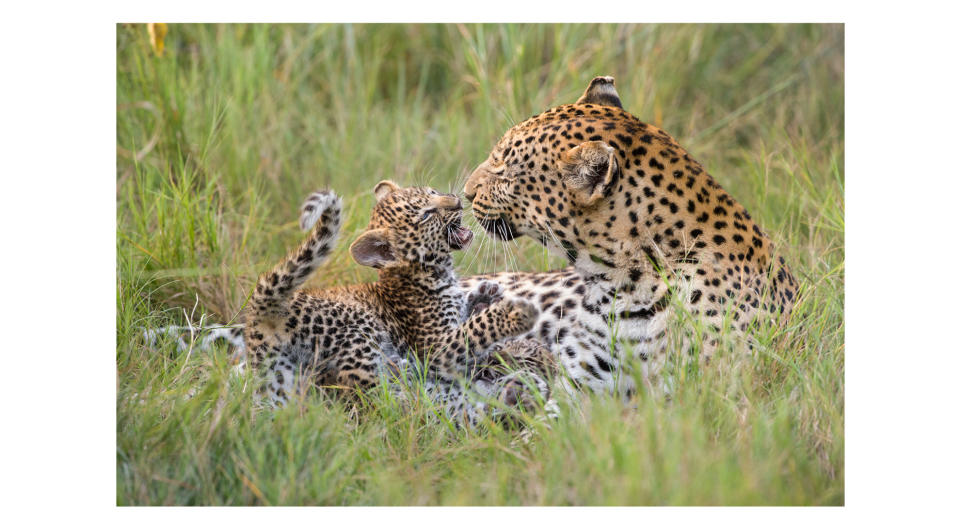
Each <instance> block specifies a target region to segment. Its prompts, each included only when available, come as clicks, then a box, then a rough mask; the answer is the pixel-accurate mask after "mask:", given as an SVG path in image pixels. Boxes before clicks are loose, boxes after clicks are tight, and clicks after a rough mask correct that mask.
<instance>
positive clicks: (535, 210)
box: [464, 77, 644, 258]
mask: <svg viewBox="0 0 960 524" xmlns="http://www.w3.org/2000/svg"><path fill="white" fill-rule="evenodd" d="M643 125H644V124H641V123H640V122H639V121H638V120H637V119H636V118H634V117H633V116H631V115H629V114H628V113H626V112H625V111H623V110H622V106H621V103H620V96H619V95H618V94H617V91H616V89H615V88H614V84H613V78H612V77H597V78H594V79H593V81H591V82H590V85H589V86H588V87H587V89H586V91H585V92H584V94H583V96H581V97H580V99H579V100H577V101H576V102H575V103H573V104H568V105H563V106H559V107H556V108H553V109H550V110H548V111H546V112H544V113H542V114H540V115H537V116H534V117H531V118H529V119H527V120H526V121H524V122H522V123H520V124H518V125H516V126H514V127H513V128H512V129H510V130H509V131H507V133H506V134H505V135H504V136H503V138H501V139H500V141H499V142H498V143H497V145H496V147H494V148H493V151H491V153H490V155H489V156H488V157H487V159H486V160H485V161H484V162H483V163H482V164H480V166H478V167H477V168H476V170H474V172H473V174H471V175H470V178H469V179H468V180H467V182H466V186H465V188H464V191H465V194H466V197H467V199H468V200H470V201H471V202H472V211H473V213H474V215H475V216H476V217H477V219H478V221H479V222H480V224H481V225H482V226H483V228H484V229H486V230H487V231H488V232H489V233H491V234H492V235H494V236H496V237H497V238H499V239H501V240H509V239H512V238H514V237H516V236H520V235H529V236H531V237H533V238H535V239H537V240H540V241H541V242H543V243H544V244H545V245H550V244H552V245H554V246H557V247H560V248H561V249H562V250H563V251H565V253H566V254H567V256H568V257H571V258H575V257H576V249H577V247H576V246H575V245H574V244H576V243H582V242H583V241H581V242H575V238H579V237H582V236H585V232H584V229H585V228H584V225H589V224H592V223H594V222H596V221H602V222H601V223H605V222H606V220H607V218H606V215H608V214H610V209H609V207H610V204H611V201H610V198H611V196H612V195H613V192H614V190H615V188H616V187H617V185H618V184H620V183H622V181H621V178H620V175H621V170H622V169H623V163H624V159H625V158H627V155H628V154H629V151H630V150H631V149H633V148H636V147H638V146H639V145H641V144H640V141H639V140H638V138H637V136H636V135H637V133H638V130H639V129H640V127H639V126H643ZM624 221H626V217H624V218H623V220H621V222H624ZM616 226H619V224H616V225H615V224H608V229H613V228H614V227H616ZM611 233H612V232H610V231H608V232H607V235H610V234H611ZM597 235H598V236H604V235H603V233H602V232H601V233H597ZM601 240H603V239H601V238H597V239H595V241H596V242H600V241H601ZM607 240H609V239H607ZM584 241H587V240H584ZM571 251H572V253H571Z"/></svg>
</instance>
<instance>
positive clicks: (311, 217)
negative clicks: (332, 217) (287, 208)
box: [300, 189, 340, 231]
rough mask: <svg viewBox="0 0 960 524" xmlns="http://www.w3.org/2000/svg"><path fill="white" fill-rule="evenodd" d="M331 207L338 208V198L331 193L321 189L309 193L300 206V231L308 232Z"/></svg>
mask: <svg viewBox="0 0 960 524" xmlns="http://www.w3.org/2000/svg"><path fill="white" fill-rule="evenodd" d="M333 206H337V207H339V206H340V197H338V196H337V194H336V193H334V192H333V191H331V190H329V189H321V190H320V191H314V192H313V193H310V196H308V197H307V199H306V200H304V201H303V205H301V206H300V230H301V231H308V230H309V229H310V228H312V227H313V226H314V224H316V223H317V220H319V219H320V217H321V216H322V215H323V213H324V211H326V210H328V209H330V208H331V207H333Z"/></svg>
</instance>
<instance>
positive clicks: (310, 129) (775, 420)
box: [116, 25, 844, 505]
mask: <svg viewBox="0 0 960 524" xmlns="http://www.w3.org/2000/svg"><path fill="white" fill-rule="evenodd" d="M843 57H844V35H843V28H842V26H804V25H782V26H781V25H777V26H768V25H749V26H747V25H744V26H739V25H730V26H724V25H716V26H701V25H690V26H612V25H609V26H579V25H550V26H547V25H537V26H522V25H520V26H514V25H506V26H501V25H483V26H478V25H465V26H461V25H443V26H433V25H409V26H393V25H375V26H338V25H315V26H190V25H171V26H170V31H169V34H168V35H167V38H166V49H165V50H164V53H163V54H162V56H157V55H156V54H155V52H154V51H153V49H151V47H150V44H149V39H148V35H147V30H146V28H145V26H143V25H129V26H128V25H121V26H118V27H117V98H118V100H117V104H118V114H117V200H116V202H117V246H116V249H117V277H116V278H117V319H116V320H117V353H116V358H117V448H116V449H117V456H116V460H117V494H116V500H117V503H118V504H120V505H138V504H227V505H243V504H270V505H286V504H321V505H341V504H351V505H377V504H401V505H418V504H469V505H488V504H499V505H513V504H524V505H525V504H550V505H564V504H584V505H593V504H618V505H672V504H703V505H713V504H737V505H754V504H760V505H768V504H772V505H780V504H791V505H793V504H797V505H807V504H812V505H836V504H843V503H844V378H843V377H844V317H843V301H844V295H843V283H844V251H843V246H844V209H843V195H844V173H843V165H844V162H843V159H844V157H843V154H844V133H843V128H844V87H843V85H844V58H843ZM600 74H609V75H613V76H615V77H616V79H617V87H618V90H619V92H620V95H621V98H622V100H623V103H624V107H625V108H626V109H627V110H629V111H630V112H632V113H633V114H635V115H637V116H638V117H639V118H640V119H641V120H644V121H647V122H650V123H654V124H656V125H658V126H661V127H662V128H664V129H665V130H667V131H668V132H669V133H671V134H672V135H673V136H674V137H676V138H677V140H678V141H679V142H680V143H681V144H682V145H684V146H685V147H686V148H687V149H688V150H689V151H690V153H691V154H692V155H693V156H694V157H695V158H696V159H698V160H699V161H700V162H701V163H703V164H704V166H706V168H707V169H708V171H709V172H710V173H711V174H713V176H714V177H715V178H716V179H717V180H718V181H719V182H720V183H721V184H722V185H723V186H724V187H725V188H726V189H727V190H728V191H729V192H730V193H731V194H732V195H733V196H734V197H735V198H737V199H738V200H739V201H740V202H741V203H743V204H744V205H745V206H746V208H747V209H748V210H749V211H750V212H751V214H752V215H753V216H754V217H755V218H756V219H757V220H758V222H759V223H760V224H761V226H762V227H764V228H765V229H766V230H767V231H768V232H769V233H770V234H771V236H772V237H773V239H774V240H775V242H776V243H777V244H778V246H780V248H781V250H782V252H783V254H784V256H785V257H786V258H787V259H788V262H789V263H790V265H791V267H792V269H793V271H794V274H795V275H796V276H797V277H798V278H799V279H800V280H801V281H802V282H803V286H804V295H803V300H802V302H801V303H800V304H799V306H798V308H797V310H796V314H795V315H794V317H793V318H792V320H791V322H790V324H789V325H788V326H787V327H786V328H785V329H783V330H782V331H781V332H779V333H776V336H772V335H771V336H769V337H765V338H763V339H762V344H761V348H760V350H759V351H757V353H756V354H755V355H754V356H752V357H750V358H747V359H740V360H737V361H735V362H732V363H727V364H729V365H721V364H718V365H716V366H710V367H707V368H704V369H700V370H698V372H697V373H693V374H687V375H682V376H679V377H678V380H677V382H676V385H675V388H674V391H673V392H672V395H671V398H670V399H669V400H668V399H666V398H664V395H663V394H658V393H657V392H645V393H642V394H640V395H638V396H637V397H636V398H635V399H634V400H633V401H632V402H631V404H629V405H624V404H623V402H622V401H621V400H618V399H615V398H609V397H603V396H599V397H593V396H586V397H584V398H580V399H577V401H576V402H569V401H564V402H561V417H560V419H559V420H558V421H556V422H554V423H553V424H552V428H546V427H543V426H539V425H537V426H535V427H536V429H537V431H536V434H535V435H534V436H533V438H531V439H530V440H529V442H522V441H518V440H517V439H516V434H515V433H511V432H507V431H503V430H501V429H500V428H498V427H495V426H494V427H489V428H481V429H480V430H478V431H474V432H457V431H453V430H451V429H450V428H449V427H448V426H446V425H443V424H433V423H430V424H424V423H423V418H424V417H423V413H422V412H419V411H413V412H407V413H404V412H401V411H400V410H398V409H397V408H396V407H395V406H394V405H393V403H391V402H390V399H389V398H387V397H385V396H383V395H379V396H375V398H372V399H371V406H369V407H368V408H366V409H364V410H363V412H362V414H361V415H360V416H355V414H353V413H351V407H350V406H349V405H346V404H344V403H342V402H338V401H336V400H333V399H331V398H327V397H325V396H323V395H311V396H309V397H307V398H306V399H305V400H304V401H302V402H300V403H297V404H296V405H295V406H291V407H288V408H286V409H283V410H279V411H277V412H275V413H269V412H267V413H265V412H259V411H257V410H256V409H254V405H253V402H252V399H251V396H250V389H251V387H252V385H251V381H252V378H251V377H250V376H249V374H239V375H237V374H234V373H232V372H231V363H230V359H229V357H228V355H227V352H226V350H224V349H223V348H221V349H218V350H215V351H211V352H209V353H200V352H194V351H190V352H182V353H178V352H177V351H176V348H175V344H174V343H172V342H171V343H169V344H166V345H165V346H164V347H162V348H160V349H159V350H152V349H150V348H147V347H145V345H144V343H143V341H142V340H141V339H140V337H139V336H138V334H139V332H140V330H141V329H143V328H145V327H150V326H160V325H165V324H169V323H177V324H183V323H184V322H185V318H186V317H187V316H192V319H193V321H194V322H198V321H199V320H200V318H201V315H204V319H205V320H206V319H213V320H217V321H230V320H231V319H233V318H234V316H235V315H236V313H237V312H238V311H239V310H240V308H241V306H242V304H243V303H244V300H245V299H246V296H247V294H248V293H249V292H250V290H251V285H252V283H253V282H254V279H255V278H256V275H257V273H258V272H259V271H262V270H264V269H266V268H267V267H268V266H270V265H272V263H273V262H274V261H276V260H277V259H278V258H279V257H280V256H282V255H283V253H285V252H286V250H287V249H288V248H289V247H290V246H293V245H294V244H295V243H296V242H298V241H299V239H300V238H301V235H300V233H299V231H298V229H297V226H296V219H297V208H298V206H299V204H300V202H301V200H302V198H303V197H304V196H305V195H306V194H307V193H308V192H310V191H312V190H314V189H317V188H321V187H331V188H333V189H335V190H336V191H337V192H338V193H340V194H341V195H344V196H345V203H346V210H345V212H346V214H347V215H348V219H347V221H346V223H345V226H344V240H342V242H341V245H340V246H339V248H338V249H337V250H336V252H335V253H334V255H333V256H332V258H331V260H330V261H329V262H328V263H327V265H326V266H325V267H324V268H322V269H321V271H319V272H318V274H317V275H316V276H315V277H314V279H313V280H312V281H311V284H315V285H330V284H345V283H352V282H357V281H365V280H371V279H372V278H374V277H375V273H374V272H373V271H372V270H369V269H364V268H361V267H360V266H358V265H357V264H355V263H353V261H352V259H350V256H349V254H348V252H347V249H346V246H347V245H348V243H349V240H350V239H352V238H353V237H355V235H356V234H357V233H358V232H359V231H360V230H361V229H362V228H363V227H364V226H365V223H366V220H367V218H368V216H369V211H370V208H371V206H372V202H373V197H372V195H371V189H372V188H373V185H374V184H375V183H376V182H377V181H379V180H381V179H384V178H392V179H394V180H396V181H398V182H401V183H417V184H429V185H433V186H435V187H439V188H443V189H450V190H456V191H459V190H460V189H461V187H460V182H459V181H462V180H463V178H464V176H465V174H466V173H468V172H469V171H470V170H471V169H472V168H473V167H474V166H475V165H476V164H478V163H480V162H481V161H482V160H483V159H484V158H485V157H486V155H487V153H488V151H489V149H490V148H491V147H492V146H493V144H494V142H495V140H496V139H497V138H498V137H499V136H500V135H501V134H502V133H503V132H504V131H506V130H507V129H508V128H509V127H510V126H511V125H512V124H514V123H516V122H519V121H521V120H523V119H525V118H527V117H528V116H531V115H533V114H536V113H538V112H540V111H542V110H544V109H546V108H548V107H551V106H554V105H557V104H561V103H567V102H572V101H573V100H575V99H576V98H577V97H578V96H579V94H580V92H581V91H582V90H583V88H584V87H585V86H586V84H587V82H588V81H589V80H590V78H592V77H593V76H595V75H600ZM481 244H482V245H481ZM458 257H459V258H458V261H459V264H458V267H459V269H460V271H461V273H462V274H471V273H479V272H486V271H492V270H502V269H532V270H542V269H548V268H555V267H560V266H562V265H563V264H564V262H563V261H562V260H559V259H556V258H552V257H550V256H548V255H547V254H546V253H545V251H544V249H543V248H542V247H540V246H539V244H535V243H534V242H531V241H529V239H520V240H518V242H517V244H516V245H512V244H506V243H493V242H491V241H489V240H487V241H484V242H476V243H475V247H473V248H471V249H469V250H467V252H466V253H463V254H460V255H458ZM195 304H198V305H197V306H196V308H194V305H195ZM182 308H186V312H184V310H183V309H182ZM207 321H209V320H207Z"/></svg>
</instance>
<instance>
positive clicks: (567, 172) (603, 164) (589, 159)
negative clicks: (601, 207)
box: [560, 140, 620, 207]
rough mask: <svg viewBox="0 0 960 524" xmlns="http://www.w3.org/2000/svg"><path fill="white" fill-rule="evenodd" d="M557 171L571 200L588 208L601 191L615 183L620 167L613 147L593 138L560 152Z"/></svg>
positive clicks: (601, 195) (601, 193)
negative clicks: (570, 195) (571, 196)
mask: <svg viewBox="0 0 960 524" xmlns="http://www.w3.org/2000/svg"><path fill="white" fill-rule="evenodd" d="M560 173H561V175H562V176H563V182H564V183H565V184H566V185H567V187H568V188H570V190H571V191H572V193H573V199H574V201H576V202H577V203H579V204H580V205H581V206H584V207H587V206H591V205H593V204H595V203H596V202H597V201H598V200H600V198H601V197H603V193H604V191H606V190H607V189H608V188H610V187H611V186H613V184H614V183H616V181H617V178H618V177H619V175H620V166H619V165H618V164H617V157H616V155H615V154H614V149H613V148H612V147H610V146H609V145H607V144H606V143H605V142H601V141H599V140H592V141H590V142H584V143H582V144H580V145H579V146H577V147H575V148H573V149H570V150H569V151H564V152H563V153H562V154H561V155H560Z"/></svg>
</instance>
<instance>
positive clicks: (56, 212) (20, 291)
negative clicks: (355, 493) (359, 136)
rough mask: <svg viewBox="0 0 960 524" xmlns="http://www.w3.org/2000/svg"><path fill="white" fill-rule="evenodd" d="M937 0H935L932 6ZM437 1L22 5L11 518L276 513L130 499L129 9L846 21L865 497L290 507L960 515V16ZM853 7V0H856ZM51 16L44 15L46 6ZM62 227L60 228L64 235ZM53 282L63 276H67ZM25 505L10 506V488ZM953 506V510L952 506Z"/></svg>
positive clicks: (11, 270)
mask: <svg viewBox="0 0 960 524" xmlns="http://www.w3.org/2000/svg"><path fill="white" fill-rule="evenodd" d="M931 4H932V3H931ZM438 5H443V6H444V9H443V10H442V11H441V10H437V9H436V8H434V7H431V6H427V5H423V3H419V4H417V3H411V2H391V3H388V2H378V3H376V4H375V5H371V4H370V3H365V2H358V1H354V2H349V3H338V4H336V5H321V4H320V3H317V4H316V5H314V6H313V7H310V8H307V10H303V9H301V8H300V6H299V3H297V4H294V3H290V2H278V1H274V2H270V3H268V4H264V3H262V2H196V1H191V2H184V1H167V2H162V3H144V4H141V5H130V3H129V2H123V3H121V2H112V3H106V4H99V5H96V6H94V5H90V4H89V3H63V4H61V5H59V6H50V5H38V4H36V3H33V4H30V5H29V6H27V5H26V4H21V5H18V6H17V7H14V8H12V9H11V7H9V6H8V8H7V15H6V16H5V20H6V22H7V23H6V24H5V28H4V30H3V31H2V32H0V45H2V47H0V49H2V50H3V51H2V52H3V54H4V58H5V60H4V61H3V63H4V81H3V97H2V104H3V111H2V114H3V128H4V130H5V131H6V133H5V141H4V143H5V148H4V152H5V153H6V154H5V155H4V157H5V158H4V160H5V161H6V162H5V163H4V171H5V174H6V185H5V187H4V190H3V191H2V192H0V194H2V197H0V199H2V200H0V213H2V214H0V217H2V219H3V224H4V231H5V232H6V240H7V242H6V244H8V249H7V250H5V255H6V256H4V257H3V261H4V265H5V269H6V271H5V273H4V274H5V275H7V277H8V283H7V288H8V289H9V287H10V284H11V283H12V287H13V293H6V294H5V295H6V300H5V301H4V304H5V306H4V311H5V313H7V315H6V317H5V320H6V322H5V325H6V331H7V332H8V333H10V334H11V335H12V337H7V338H5V342H6V343H5V344H4V346H5V347H4V351H5V357H6V366H7V367H6V369H7V370H8V371H7V373H6V376H7V378H8V380H7V381H4V391H5V392H6V393H7V394H6V395H5V399H6V400H7V403H6V404H7V410H6V416H5V417H4V419H5V423H4V430H5V431H4V433H5V434H6V435H7V436H8V439H7V441H6V446H4V449H5V458H4V465H5V467H4V470H5V471H4V472H5V475H3V481H2V482H3V486H2V487H3V492H4V493H5V494H6V497H5V500H7V501H10V502H12V503H13V504H12V505H6V504H5V508H4V509H5V511H4V513H5V514H8V515H14V516H15V515H16V513H17V512H18V511H19V512H25V513H26V514H30V515H31V516H32V517H33V518H36V516H37V515H38V514H41V513H42V514H45V516H47V515H49V516H50V517H61V518H63V517H73V516H75V515H79V514H85V515H86V514H91V513H92V514H93V515H94V516H96V517H98V518H106V519H108V520H123V521H128V520H130V519H131V518H133V519H137V520H138V521H140V520H143V521H148V522H149V521H160V520H163V521H169V519H171V518H176V519H178V520H183V519H186V520H188V521H194V520H196V521H201V520H202V521H209V520H210V519H211V517H215V518H223V517H225V518H229V519H231V520H250V521H260V520H263V519H264V518H276V517H277V515H275V514H274V512H271V513H270V514H269V515H267V514H266V513H264V510H245V509H219V510H215V509H166V510H165V509H142V508H141V509H117V508H114V507H113V506H114V503H115V482H116V471H115V464H114V458H115V452H116V451H115V438H116V437H115V387H116V375H115V355H114V354H113V353H112V352H107V351H105V349H104V348H110V347H113V346H114V345H115V340H114V329H113V322H114V319H115V318H116V317H115V314H114V308H115V300H116V298H115V260H114V257H115V255H114V254H115V231H116V227H115V226H116V225H115V187H114V184H115V180H114V173H115V161H116V159H115V152H114V151H115V149H114V147H115V121H114V107H115V100H116V96H115V75H116V67H115V46H116V44H115V23H116V22H120V21H149V20H154V19H156V20H160V19H165V20H169V21H181V22H183V21H194V22H199V21H261V22H266V21H272V22H280V21H326V22H340V21H374V20H373V19H372V17H373V16H374V15H375V16H376V21H381V22H387V21H399V22H407V21H414V20H416V21H436V22H449V21H465V20H475V21H484V22H499V21H530V22H533V21H537V22H561V21H564V22H589V21H646V22H656V21H660V22H678V21H685V22H718V21H719V22H745V21H750V22H769V21H778V22H784V21H814V22H845V23H846V24H847V25H846V37H847V49H846V78H847V85H846V101H847V107H846V112H845V115H846V122H847V127H846V147H847V153H846V160H847V162H846V169H845V174H846V177H847V187H846V191H847V205H848V208H847V217H848V218H847V259H848V261H849V265H848V270H847V274H848V285H847V317H846V321H847V342H848V345H847V356H848V358H847V370H848V373H847V382H846V389H847V392H848V394H847V403H846V410H847V411H846V412H847V417H846V427H847V437H848V438H847V440H846V450H847V456H846V462H845V470H846V479H847V489H846V495H845V496H846V504H847V507H846V508H841V509H823V508H821V509H817V508H813V509H790V508H786V509H785V508H760V509H737V508H729V509H720V508H716V509H698V508H679V509H657V508H645V509H627V510H618V509H608V508H579V509H578V508H571V509H566V508H565V509H553V510H550V509H546V510H540V511H537V512H536V515H534V513H533V510H516V509H513V510H511V509H497V508H491V509H483V510H470V511H462V510H459V509H456V508H454V509H443V508H438V509H417V510H402V509H395V508H387V509H369V510H366V511H363V512H362V514H360V513H358V512H357V511H356V510H350V509H339V508H331V509H305V510H297V509H288V510H285V511H284V512H283V513H284V515H283V516H284V517H287V516H294V515H292V513H295V514H296V516H305V517H314V518H317V517H321V516H322V517H324V518H326V517H329V518H334V519H336V518H349V519H351V520H355V519H357V518H359V517H361V516H362V517H370V518H376V519H378V520H382V519H385V518H386V519H390V520H396V519H400V520H405V519H407V518H410V519H412V518H416V519H417V520H418V521H422V520H425V519H426V520H432V519H436V520H439V519H444V520H450V519H452V518H456V519H457V520H458V521H466V522H471V521H485V522H486V521H489V520H490V519H491V518H497V517H501V518H503V517H506V515H507V513H506V512H507V511H510V513H511V514H512V513H513V512H514V511H522V513H523V515H521V516H523V517H524V518H535V519H543V518H550V519H551V520H554V519H561V520H566V519H569V520H579V521H582V520H583V519H585V518H591V519H596V518H600V519H603V518H606V517H608V518H619V517H628V518H630V517H633V518H667V519H670V521H671V522H673V521H675V520H678V519H679V520H681V521H684V520H696V521H702V520H703V519H705V518H709V519H711V522H713V521H715V520H717V519H719V520H720V521H728V520H729V521H734V520H735V521H737V522H750V521H764V522H769V521H771V520H773V519H776V520H777V521H778V522H795V521H800V520H801V519H803V520H804V521H806V520H809V519H817V520H827V521H839V520H841V519H843V520H845V521H846V520H848V519H861V518H871V517H872V518H877V517H880V518H881V519H882V520H884V521H886V520H888V519H894V518H897V519H904V518H910V520H921V521H922V520H926V519H928V518H931V517H936V516H939V515H942V514H945V515H949V514H954V515H956V510H955V509H953V508H952V507H951V506H950V504H951V503H952V496H953V495H954V491H955V487H956V486H957V480H956V473H955V472H956V466H957V451H956V447H957V446H956V445H957V436H958V432H957V425H956V419H957V415H956V413H957V408H956V406H955V401H956V399H957V394H956V392H955V391H954V390H953V389H952V388H951V386H953V385H954V384H955V383H956V382H957V381H956V379H955V375H956V373H957V372H958V366H957V363H958V362H957V360H958V357H957V353H958V349H960V348H958V347H957V342H956V340H955V338H954V337H947V336H942V335H941V333H944V332H945V331H946V330H948V329H950V328H952V327H953V323H952V322H951V321H952V320H953V318H952V317H953V316H954V315H951V313H953V312H954V309H953V308H951V307H950V306H952V305H953V301H952V300H951V299H952V298H953V297H955V296H956V295H957V283H956V282H957V280H958V278H957V277H956V276H954V275H953V267H952V266H953V264H952V263H953V262H954V261H955V260H956V257H955V253H956V247H955V246H956V241H957V239H958V234H957V224H958V220H957V217H956V215H955V210H956V208H957V207H958V204H957V203H955V202H956V198H957V195H958V192H957V186H958V184H957V180H958V176H960V174H958V173H957V167H956V160H955V154H954V152H955V151H956V148H957V144H958V140H957V138H958V137H957V132H956V125H957V124H956V123H957V122H958V118H957V117H958V116H960V115H958V111H957V102H956V100H957V85H958V83H957V66H956V64H957V55H956V49H958V48H960V46H958V45H957V44H958V42H957V37H956V35H957V29H956V28H955V27H954V26H955V23H954V22H955V20H956V18H955V17H954V16H951V14H950V13H947V12H943V11H939V10H937V9H936V8H935V6H933V5H930V4H927V3H925V2H909V3H906V4H904V3H902V2H901V3H897V4H894V6H895V9H883V8H882V7H881V6H878V5H865V4H858V5H860V6H861V7H860V9H859V10H857V9H855V8H853V7H846V6H844V5H842V4H841V3H839V2H817V1H814V2H802V3H799V4H797V3H790V4H783V5H780V6H777V5H774V4H773V3H771V2H734V1H726V2H715V1H714V2H671V3H665V2H657V3H652V2H651V3H640V2H629V3H628V2H613V1H608V2H602V3H584V2H550V3H549V4H546V5H544V4H528V3H520V2H516V1H511V2H506V1H486V2H480V3H473V4H465V5H466V7H460V8H453V9H451V8H450V4H449V3H444V4H438ZM851 5H852V4H851ZM27 10H29V12H25V11H27ZM54 235H55V236H56V243H54V242H53V241H52V240H50V239H51V238H52V237H53V236H54ZM51 284H53V285H51ZM8 504H9V503H8ZM937 520H940V519H937Z"/></svg>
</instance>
